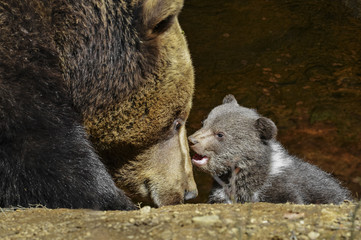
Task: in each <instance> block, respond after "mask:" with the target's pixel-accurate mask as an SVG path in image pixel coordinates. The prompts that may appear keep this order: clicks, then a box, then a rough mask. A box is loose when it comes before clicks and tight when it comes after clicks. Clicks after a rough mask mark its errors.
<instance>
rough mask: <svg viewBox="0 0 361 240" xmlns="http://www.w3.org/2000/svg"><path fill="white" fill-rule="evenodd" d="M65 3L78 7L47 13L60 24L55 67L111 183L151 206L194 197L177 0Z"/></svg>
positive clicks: (188, 71)
mask: <svg viewBox="0 0 361 240" xmlns="http://www.w3.org/2000/svg"><path fill="white" fill-rule="evenodd" d="M72 4H75V5H77V4H78V6H73V7H79V8H80V9H83V10H82V11H76V13H74V12H75V11H72V12H66V11H68V6H65V5H64V6H58V9H63V10H60V11H59V12H58V13H57V14H54V16H53V17H54V19H56V18H59V21H58V22H61V25H62V26H59V27H58V29H59V30H58V32H57V33H56V35H57V38H56V39H57V41H61V42H62V43H63V44H60V45H62V46H64V48H63V49H60V51H61V52H62V59H63V63H62V67H63V69H64V72H65V79H67V84H68V87H69V88H70V89H71V95H72V99H73V103H74V106H75V108H76V109H78V111H79V112H80V113H81V114H82V116H83V122H84V124H85V126H86V129H87V131H88V133H89V135H90V139H91V141H92V142H93V144H94V146H95V147H96V149H97V151H98V152H99V154H100V156H101V157H102V159H103V161H104V163H105V164H106V166H107V167H108V169H109V171H110V172H111V174H112V176H113V177H114V179H115V182H116V184H117V185H118V186H119V187H120V188H122V189H124V190H126V191H127V192H128V193H130V194H131V195H133V196H137V197H142V198H150V199H152V200H153V202H154V203H155V204H156V205H158V206H162V205H168V204H177V203H182V202H183V201H184V199H190V198H193V197H195V196H196V195H197V188H196V185H195V182H194V179H193V173H192V165H191V161H190V157H189V149H188V144H187V137H186V129H185V122H186V120H187V118H188V115H189V111H190V109H191V106H192V95H193V91H194V76H193V67H192V62H191V59H190V55H189V51H188V47H187V43H186V40H185V37H184V34H183V32H182V30H181V28H180V26H179V23H178V14H179V13H180V11H181V8H182V6H183V0H172V1H171V0H118V1H116V0H99V1H95V0H93V1H88V2H86V1H79V3H72ZM62 11H63V12H62ZM63 13H65V14H63ZM60 18H61V19H60ZM64 18H65V19H64ZM69 28H70V30H69ZM62 29H67V30H66V31H62ZM74 39H76V41H74Z"/></svg>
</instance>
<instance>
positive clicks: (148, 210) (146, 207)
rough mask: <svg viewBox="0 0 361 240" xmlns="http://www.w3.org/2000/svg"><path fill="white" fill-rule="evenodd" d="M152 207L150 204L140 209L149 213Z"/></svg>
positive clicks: (144, 212) (141, 211) (142, 212)
mask: <svg viewBox="0 0 361 240" xmlns="http://www.w3.org/2000/svg"><path fill="white" fill-rule="evenodd" d="M151 209H152V208H151V207H149V206H144V207H142V208H141V209H140V210H139V211H140V214H148V213H150V210H151Z"/></svg>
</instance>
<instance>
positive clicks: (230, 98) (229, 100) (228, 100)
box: [222, 94, 237, 104]
mask: <svg viewBox="0 0 361 240" xmlns="http://www.w3.org/2000/svg"><path fill="white" fill-rule="evenodd" d="M233 102H234V103H237V100H236V98H235V97H234V96H233V95H232V94H228V95H226V96H225V97H224V98H223V102H222V103H223V104H225V103H233Z"/></svg>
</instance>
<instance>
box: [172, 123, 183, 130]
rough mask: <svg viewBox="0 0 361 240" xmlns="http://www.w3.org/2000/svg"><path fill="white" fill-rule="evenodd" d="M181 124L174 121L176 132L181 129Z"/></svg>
mask: <svg viewBox="0 0 361 240" xmlns="http://www.w3.org/2000/svg"><path fill="white" fill-rule="evenodd" d="M182 125H183V124H182V122H181V121H180V120H175V121H174V130H176V131H177V132H178V131H179V129H180V128H181V127H182Z"/></svg>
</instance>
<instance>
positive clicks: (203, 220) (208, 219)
mask: <svg viewBox="0 0 361 240" xmlns="http://www.w3.org/2000/svg"><path fill="white" fill-rule="evenodd" d="M192 221H193V222H194V223H197V224H199V225H214V224H216V223H221V221H220V219H219V216H218V215H207V216H199V217H193V218H192Z"/></svg>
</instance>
